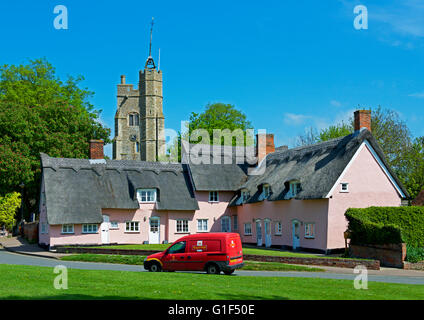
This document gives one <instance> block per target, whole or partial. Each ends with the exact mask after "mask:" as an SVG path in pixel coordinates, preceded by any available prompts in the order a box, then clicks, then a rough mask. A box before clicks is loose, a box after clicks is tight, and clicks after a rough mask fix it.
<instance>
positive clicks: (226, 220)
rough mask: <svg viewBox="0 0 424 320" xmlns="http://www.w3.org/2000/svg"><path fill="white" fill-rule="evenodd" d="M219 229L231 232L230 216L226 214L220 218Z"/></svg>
mask: <svg viewBox="0 0 424 320" xmlns="http://www.w3.org/2000/svg"><path fill="white" fill-rule="evenodd" d="M221 231H222V232H231V218H230V217H228V216H226V217H222V218H221Z"/></svg>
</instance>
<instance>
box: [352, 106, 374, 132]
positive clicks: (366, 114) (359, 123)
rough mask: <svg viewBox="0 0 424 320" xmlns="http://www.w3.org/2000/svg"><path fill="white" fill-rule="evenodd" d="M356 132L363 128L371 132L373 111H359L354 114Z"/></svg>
mask: <svg viewBox="0 0 424 320" xmlns="http://www.w3.org/2000/svg"><path fill="white" fill-rule="evenodd" d="M354 119H355V131H359V130H361V129H362V128H366V129H368V131H370V132H371V111H370V110H357V111H355V113H354Z"/></svg>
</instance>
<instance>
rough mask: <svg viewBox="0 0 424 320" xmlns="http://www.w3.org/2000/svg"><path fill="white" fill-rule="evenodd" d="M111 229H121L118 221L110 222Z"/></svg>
mask: <svg viewBox="0 0 424 320" xmlns="http://www.w3.org/2000/svg"><path fill="white" fill-rule="evenodd" d="M115 223H116V226H113V224H115ZM109 229H112V230H113V229H119V222H118V221H111V222H110V228H109Z"/></svg>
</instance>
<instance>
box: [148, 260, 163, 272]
mask: <svg viewBox="0 0 424 320" xmlns="http://www.w3.org/2000/svg"><path fill="white" fill-rule="evenodd" d="M149 271H150V272H161V271H162V267H161V266H160V264H159V263H157V262H153V263H152V264H151V265H150V268H149Z"/></svg>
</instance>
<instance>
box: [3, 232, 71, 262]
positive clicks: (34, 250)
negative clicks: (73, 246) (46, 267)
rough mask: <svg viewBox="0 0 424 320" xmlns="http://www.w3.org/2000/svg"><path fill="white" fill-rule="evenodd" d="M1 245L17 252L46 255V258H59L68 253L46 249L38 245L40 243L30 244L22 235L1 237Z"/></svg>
mask: <svg viewBox="0 0 424 320" xmlns="http://www.w3.org/2000/svg"><path fill="white" fill-rule="evenodd" d="M0 247H3V248H4V249H6V250H7V251H12V252H17V253H21V254H26V255H31V256H38V257H46V258H56V259H59V258H61V257H63V256H66V254H60V253H55V252H50V251H48V250H44V249H42V248H40V247H39V246H38V244H30V243H28V241H26V240H25V239H23V238H21V237H11V238H5V237H0Z"/></svg>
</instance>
